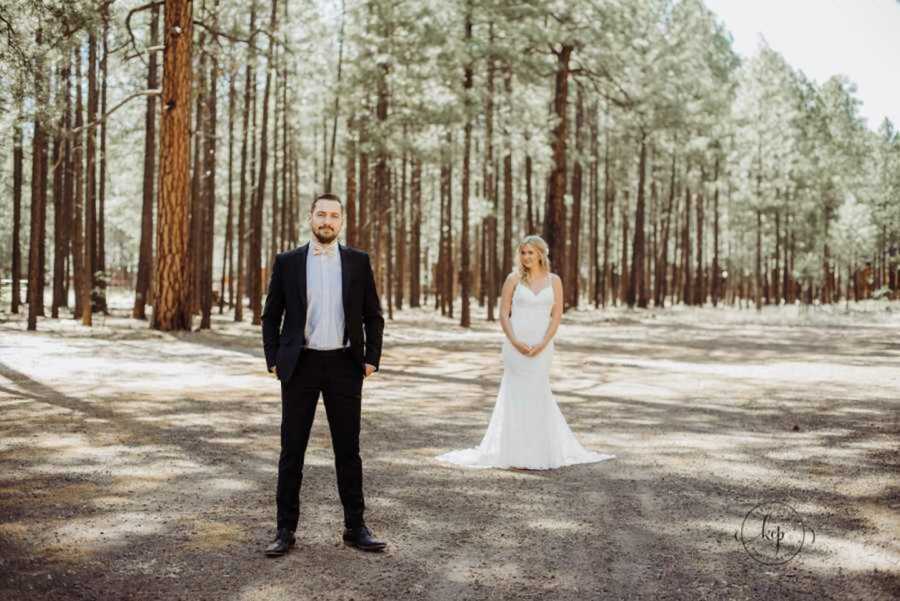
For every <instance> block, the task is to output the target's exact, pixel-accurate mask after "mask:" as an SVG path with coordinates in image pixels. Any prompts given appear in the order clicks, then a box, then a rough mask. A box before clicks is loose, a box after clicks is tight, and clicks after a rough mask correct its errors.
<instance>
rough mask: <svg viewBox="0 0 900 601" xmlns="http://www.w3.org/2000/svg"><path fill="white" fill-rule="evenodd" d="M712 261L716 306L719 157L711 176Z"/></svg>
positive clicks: (718, 285)
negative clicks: (712, 189)
mask: <svg viewBox="0 0 900 601" xmlns="http://www.w3.org/2000/svg"><path fill="white" fill-rule="evenodd" d="M713 185H714V186H715V190H714V191H713V260H712V278H711V283H712V304H713V307H716V306H718V304H719V297H720V295H721V293H722V291H721V287H722V276H721V273H722V268H721V266H720V265H719V156H718V155H716V166H715V171H714V175H713Z"/></svg>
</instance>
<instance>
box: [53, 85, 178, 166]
mask: <svg viewBox="0 0 900 601" xmlns="http://www.w3.org/2000/svg"><path fill="white" fill-rule="evenodd" d="M161 95H162V89H158V90H141V91H140V92H135V93H134V94H130V95H128V96H126V97H125V98H123V99H122V100H120V101H119V103H118V104H116V105H115V106H114V107H112V108H111V109H109V110H108V111H106V113H104V114H103V115H100V116H99V117H98V118H97V119H96V120H95V121H92V122H91V123H85V124H84V125H79V126H78V127H73V128H72V129H67V130H64V131H60V132H58V134H57V135H59V136H60V137H62V138H71V137H72V136H74V135H75V134H77V133H79V132H80V131H82V130H85V129H88V128H93V127H97V126H98V125H100V124H101V123H103V122H104V121H106V120H107V119H108V118H109V116H110V115H112V114H113V113H115V112H116V111H117V110H119V109H120V108H122V107H123V106H125V105H126V104H127V103H129V102H131V101H132V100H134V99H135V98H141V97H143V96H161ZM63 156H64V153H60V157H59V159H58V160H57V161H56V163H54V165H53V169H56V168H57V167H59V164H60V163H61V162H62V159H63Z"/></svg>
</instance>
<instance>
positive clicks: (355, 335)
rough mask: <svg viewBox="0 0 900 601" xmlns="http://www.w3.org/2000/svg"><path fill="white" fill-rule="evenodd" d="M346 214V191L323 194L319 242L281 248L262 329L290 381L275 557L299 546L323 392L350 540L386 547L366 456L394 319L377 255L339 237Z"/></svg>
mask: <svg viewBox="0 0 900 601" xmlns="http://www.w3.org/2000/svg"><path fill="white" fill-rule="evenodd" d="M343 220H344V210H343V205H342V204H341V200H340V198H338V197H337V196H335V195H333V194H322V195H320V196H319V197H317V198H316V199H315V201H313V204H312V208H311V213H310V218H309V221H310V226H311V230H312V233H313V240H312V241H311V242H310V243H308V244H304V245H303V246H301V247H299V248H296V249H294V250H291V251H288V252H283V253H280V254H278V255H277V256H276V257H275V264H274V265H273V266H272V277H271V280H270V281H269V292H268V295H267V296H266V305H265V308H264V309H263V314H262V335H263V347H264V348H265V354H266V365H267V366H268V368H269V372H271V373H273V374H275V376H276V377H277V378H278V379H279V380H281V456H280V457H279V460H278V488H277V493H276V500H277V507H278V511H277V531H278V532H277V534H276V536H275V540H274V541H273V542H272V544H271V545H269V546H268V547H267V548H266V555H268V556H269V557H277V556H279V555H284V554H285V553H287V552H288V551H289V550H290V548H291V547H292V546H294V544H295V536H294V531H295V530H296V529H297V522H298V520H299V514H300V483H301V482H302V480H303V457H304V455H305V453H306V445H307V442H308V441H309V433H310V429H311V428H312V424H313V418H314V417H315V414H316V404H317V403H318V401H319V394H320V393H321V394H322V397H323V399H324V402H325V413H326V415H327V417H328V426H329V428H330V430H331V444H332V446H333V448H334V464H335V468H336V471H337V484H338V493H339V495H340V498H341V504H342V505H343V506H344V535H343V538H344V543H345V544H347V545H350V546H353V547H356V548H358V549H362V550H364V551H381V550H383V549H384V547H385V543H383V542H381V541H379V540H376V539H375V538H374V536H373V534H372V531H371V530H369V529H368V528H367V527H366V525H365V522H364V520H363V511H364V510H365V503H364V502H363V490H362V460H361V459H360V456H359V425H360V403H361V400H362V385H363V378H367V377H369V376H370V375H372V373H373V372H375V371H376V370H377V369H378V362H379V360H380V358H381V335H382V331H383V330H384V318H383V317H382V316H381V304H380V301H379V300H378V293H377V291H376V290H375V277H374V275H373V274H372V266H371V264H370V262H369V255H368V254H366V253H364V252H362V251H359V250H356V249H352V248H348V247H346V246H341V245H340V244H338V242H337V237H338V234H339V233H340V231H341V227H342V225H343ZM282 317H284V322H283V323H282Z"/></svg>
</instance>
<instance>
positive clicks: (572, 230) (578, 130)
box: [564, 86, 584, 309]
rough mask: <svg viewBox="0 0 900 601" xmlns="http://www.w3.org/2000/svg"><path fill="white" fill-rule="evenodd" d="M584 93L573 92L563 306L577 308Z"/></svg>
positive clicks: (582, 180)
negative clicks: (572, 152) (573, 129)
mask: <svg viewBox="0 0 900 601" xmlns="http://www.w3.org/2000/svg"><path fill="white" fill-rule="evenodd" d="M583 97H584V94H583V93H582V91H581V86H579V87H578V90H577V91H576V93H575V132H574V134H575V159H574V161H573V163H574V164H573V166H572V216H571V218H570V219H569V235H568V238H569V249H568V253H567V259H568V263H567V266H568V269H567V271H566V273H567V275H566V279H565V282H564V284H565V294H564V297H565V303H564V305H565V307H566V308H567V309H571V308H576V309H577V308H578V297H579V296H580V286H579V281H578V278H579V275H580V272H581V270H580V269H579V265H578V263H579V260H580V259H581V253H580V251H581V244H580V240H581V198H582V192H583V187H584V167H583V164H582V158H581V155H582V152H583V150H584V133H583V130H584V98H583Z"/></svg>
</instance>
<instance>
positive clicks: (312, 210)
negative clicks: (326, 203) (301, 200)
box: [309, 192, 344, 215]
mask: <svg viewBox="0 0 900 601" xmlns="http://www.w3.org/2000/svg"><path fill="white" fill-rule="evenodd" d="M320 200H333V201H334V202H336V203H338V204H339V205H341V214H343V213H344V203H343V202H341V197H340V196H338V195H337V194H331V193H330V192H327V193H325V194H319V195H318V196H316V199H315V200H313V202H312V205H311V206H310V207H309V213H310V215H311V214H313V213H315V212H316V203H317V202H319V201H320Z"/></svg>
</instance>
